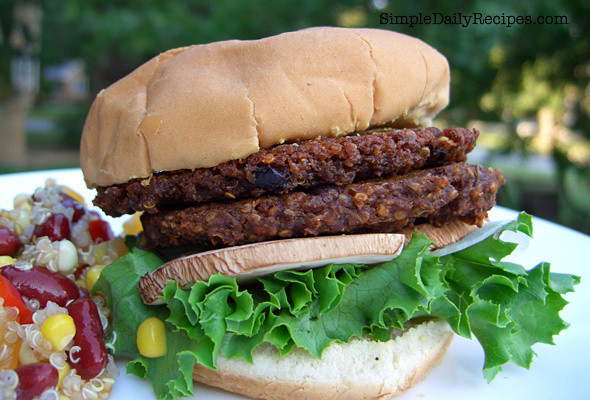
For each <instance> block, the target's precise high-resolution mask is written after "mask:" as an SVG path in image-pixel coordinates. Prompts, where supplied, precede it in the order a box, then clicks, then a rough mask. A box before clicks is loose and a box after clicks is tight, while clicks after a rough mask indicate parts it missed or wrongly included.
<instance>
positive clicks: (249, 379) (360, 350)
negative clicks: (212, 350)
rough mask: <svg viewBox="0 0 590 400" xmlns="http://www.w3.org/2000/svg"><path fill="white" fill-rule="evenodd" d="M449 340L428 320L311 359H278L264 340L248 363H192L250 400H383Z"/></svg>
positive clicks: (211, 380)
mask: <svg viewBox="0 0 590 400" xmlns="http://www.w3.org/2000/svg"><path fill="white" fill-rule="evenodd" d="M452 339H453V332H452V331H451V329H450V328H449V326H448V325H447V323H446V322H444V321H442V320H431V321H428V322H423V323H420V324H418V325H416V326H414V327H413V328H410V329H409V330H408V331H406V332H405V333H404V334H403V335H401V336H398V337H395V338H393V339H392V340H389V341H387V342H376V341H372V340H370V339H367V338H363V339H360V340H358V339H354V340H352V341H350V342H349V343H346V344H341V343H333V344H332V345H330V346H329V347H328V348H327V349H326V350H325V351H324V353H323V354H322V358H321V359H316V358H314V357H313V356H312V355H310V354H309V353H307V352H306V351H305V350H301V349H297V348H296V349H295V350H294V351H293V352H291V353H289V354H287V355H286V356H284V357H283V358H281V357H280V356H279V354H278V352H277V351H276V350H275V349H274V348H273V347H271V346H270V345H267V344H263V345H261V346H259V347H258V348H257V349H256V350H255V351H254V363H253V364H248V363H246V362H244V361H242V360H237V359H231V360H228V359H226V358H225V357H223V356H219V358H218V360H217V365H218V370H217V371H213V370H211V369H209V368H206V367H203V366H201V365H196V366H195V369H194V373H193V377H194V379H195V380H196V381H199V382H203V383H205V384H208V385H212V386H217V387H220V388H222V389H225V390H228V391H231V392H235V393H239V394H242V395H245V396H248V397H252V398H256V399H268V400H332V399H333V400H368V399H382V400H384V399H389V398H391V397H393V396H395V395H398V394H400V393H401V392H403V391H405V390H407V389H409V388H410V387H411V386H412V385H414V384H415V383H416V382H418V381H420V380H421V379H423V378H425V377H426V375H427V374H428V372H429V371H430V370H431V369H432V368H434V367H435V366H436V365H438V363H439V362H440V360H441V359H442V358H443V356H444V354H445V352H446V350H447V348H448V346H449V344H450V343H451V341H452Z"/></svg>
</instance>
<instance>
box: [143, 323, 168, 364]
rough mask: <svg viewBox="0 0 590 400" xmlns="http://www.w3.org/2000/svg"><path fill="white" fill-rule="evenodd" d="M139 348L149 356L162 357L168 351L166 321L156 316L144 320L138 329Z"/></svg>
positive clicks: (144, 354)
mask: <svg viewBox="0 0 590 400" xmlns="http://www.w3.org/2000/svg"><path fill="white" fill-rule="evenodd" d="M137 349H138V350H139V353H140V354H141V355H142V356H144V357H148V358H157V357H162V356H163V355H165V354H166V352H167V351H168V346H167V343H166V328H165V327H164V323H163V322H162V321H160V320H159V319H158V318H156V317H150V318H148V319H146V320H145V321H143V322H142V323H141V325H139V328H138V329H137Z"/></svg>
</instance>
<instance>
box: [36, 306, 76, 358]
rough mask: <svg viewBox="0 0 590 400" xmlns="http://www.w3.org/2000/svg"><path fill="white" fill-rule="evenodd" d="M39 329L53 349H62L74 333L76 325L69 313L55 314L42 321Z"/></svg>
mask: <svg viewBox="0 0 590 400" xmlns="http://www.w3.org/2000/svg"><path fill="white" fill-rule="evenodd" d="M40 331H41V334H42V335H43V337H44V338H45V339H47V340H49V342H51V346H52V347H53V350H54V351H62V350H63V349H65V348H66V346H67V345H68V343H70V341H71V340H72V339H73V337H74V335H75V334H76V326H75V325H74V320H73V318H72V317H70V316H69V315H67V314H55V315H52V316H51V317H49V318H47V319H46V320H45V322H43V324H42V325H41V329H40Z"/></svg>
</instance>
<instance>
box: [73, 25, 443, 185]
mask: <svg viewBox="0 0 590 400" xmlns="http://www.w3.org/2000/svg"><path fill="white" fill-rule="evenodd" d="M448 95H449V67H448V63H447V61H446V59H445V58H444V56H442V55H441V54H440V53H438V52H437V51H436V50H435V49H433V48H432V47H430V46H428V45H427V44H425V43H424V42H422V41H420V40H418V39H415V38H412V37H409V36H405V35H402V34H399V33H395V32H391V31H386V30H377V29H346V28H331V27H317V28H309V29H305V30H301V31H296V32H288V33H283V34H280V35H277V36H272V37H268V38H265V39H260V40H251V41H238V40H231V41H224V42H216V43H210V44H205V45H194V46H188V47H184V48H179V49H173V50H169V51H167V52H164V53H162V54H160V55H158V56H156V57H154V58H153V59H151V60H150V61H148V62H147V63H145V64H144V65H142V66H140V67H139V68H137V69H136V70H135V71H133V72H132V73H130V74H129V75H127V76H126V77H124V78H122V79H121V80H119V81H118V82H116V83H114V84H113V85H111V86H109V87H108V88H106V89H104V90H102V91H101V92H100V93H99V94H98V95H97V97H96V99H95V100H94V102H93V104H92V106H91V108H90V112H89V114H88V117H87V119H86V123H85V126H84V130H83V134H82V141H81V166H82V170H83V172H84V178H85V180H86V184H87V185H88V186H89V187H97V186H110V185H113V184H117V183H123V182H127V181H129V180H130V179H133V178H143V177H146V178H147V177H149V176H150V175H151V174H153V173H155V172H159V171H173V170H178V169H195V168H207V167H213V166H216V165H218V164H220V163H223V162H225V161H228V160H231V159H239V158H243V157H246V156H248V155H250V154H253V153H255V152H257V151H258V150H259V149H260V148H268V147H271V146H273V145H276V144H280V143H283V142H285V141H298V140H304V139H311V138H317V137H328V136H338V135H344V134H349V133H352V132H355V131H362V130H366V129H367V128H369V127H372V126H381V125H391V126H399V127H402V126H419V125H426V124H428V123H429V122H430V120H431V119H432V118H433V117H434V116H435V115H436V114H437V113H438V112H439V111H440V110H441V109H442V108H444V107H445V106H446V105H447V103H448Z"/></svg>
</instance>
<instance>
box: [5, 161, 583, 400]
mask: <svg viewBox="0 0 590 400" xmlns="http://www.w3.org/2000/svg"><path fill="white" fill-rule="evenodd" d="M47 178H54V179H56V181H57V183H59V184H63V185H67V186H69V187H70V188H72V189H74V190H76V191H77V192H79V193H80V194H82V195H83V196H84V197H85V198H87V199H88V201H89V204H90V200H91V199H92V198H93V196H94V192H93V191H92V190H88V189H87V188H86V186H85V185H84V181H83V179H82V175H81V172H80V171H79V170H76V169H69V170H55V171H42V172H32V173H23V174H12V175H0V208H4V209H10V208H12V199H13V198H14V196H15V195H16V194H18V193H23V192H24V193H32V192H33V190H34V189H35V188H36V187H38V186H41V185H43V184H44V182H45V180H46V179H47ZM515 215H516V212H515V211H512V210H508V209H505V208H501V207H496V208H494V209H493V210H492V211H491V212H490V217H491V219H492V220H495V219H505V218H512V217H514V216H515ZM110 221H111V223H112V224H113V227H114V229H115V230H116V231H119V232H120V230H121V224H122V219H110ZM534 231H535V232H534V233H535V235H534V237H535V238H534V240H532V241H531V242H530V243H529V244H528V247H527V248H526V250H525V251H524V252H521V253H519V254H517V255H514V256H513V257H512V259H513V260H514V261H517V262H519V263H521V264H523V265H525V266H526V267H533V266H534V265H536V264H537V263H538V262H540V261H548V262H550V263H551V264H552V271H554V272H567V273H573V274H576V275H579V276H582V278H583V279H582V283H581V284H580V285H578V286H577V288H576V292H574V293H570V294H568V295H567V300H568V301H570V303H571V304H569V305H568V306H567V307H566V308H565V310H564V311H563V312H562V314H561V315H562V317H563V318H564V319H565V320H566V321H568V322H569V323H571V326H570V327H569V328H568V329H567V330H565V331H564V332H562V333H561V334H560V335H559V336H557V337H556V338H555V343H556V346H549V345H537V346H536V347H535V348H534V350H535V351H536V352H537V354H538V357H536V358H535V360H534V361H533V364H532V366H531V369H530V370H525V369H522V368H518V367H515V366H513V365H507V366H506V367H505V368H504V372H503V373H500V374H499V375H498V376H497V377H496V379H495V380H494V381H493V382H492V383H490V384H487V383H486V382H485V380H484V379H483V377H482V373H481V368H482V365H483V352H482V350H481V347H480V346H479V344H478V343H477V342H475V341H472V340H467V339H463V338H460V337H456V338H455V340H454V341H453V344H452V345H451V347H450V348H449V351H448V353H447V356H446V357H445V358H444V360H443V362H442V363H441V365H440V366H439V367H438V368H436V369H434V371H432V373H431V374H430V375H429V376H428V378H427V379H426V380H425V381H423V382H421V383H419V384H417V385H416V386H414V387H413V388H412V389H410V390H409V391H407V392H406V393H404V394H402V395H401V396H399V397H398V398H397V399H399V400H409V399H421V400H427V399H436V400H444V399H449V400H461V399H470V400H471V399H477V400H486V399H490V400H491V399H494V400H496V399H504V400H506V399H536V400H537V399H539V400H541V399H568V400H573V399H587V398H589V397H590V394H588V391H587V387H588V386H589V385H588V378H590V372H588V360H590V345H589V344H588V340H589V339H590V320H589V318H588V317H589V315H590V314H589V313H588V310H587V307H588V305H589V304H590V283H589V282H588V280H589V279H588V278H589V277H590V274H589V273H588V272H587V268H588V265H589V263H588V253H589V252H588V249H590V237H589V236H586V235H583V234H580V233H578V232H575V231H572V230H570V229H567V228H564V227H562V226H559V225H556V224H553V223H550V222H547V221H545V220H542V219H538V218H535V219H534ZM118 364H119V366H120V368H121V377H120V378H119V379H118V380H117V382H116V383H115V386H114V390H113V394H112V396H111V398H112V399H113V400H128V399H136V398H142V399H145V400H148V399H153V398H155V396H154V395H153V392H152V391H151V387H150V385H149V383H147V382H145V381H142V380H140V379H137V378H135V377H134V376H131V375H126V374H125V373H124V361H122V360H121V361H120V362H119V363H118ZM195 393H196V395H197V396H196V397H197V398H198V399H200V400H218V399H225V400H232V399H234V400H237V399H245V398H244V397H241V396H237V395H233V394H229V393H226V392H223V391H220V390H217V389H214V388H208V387H202V386H201V385H199V386H197V387H195Z"/></svg>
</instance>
